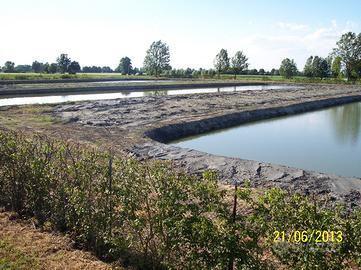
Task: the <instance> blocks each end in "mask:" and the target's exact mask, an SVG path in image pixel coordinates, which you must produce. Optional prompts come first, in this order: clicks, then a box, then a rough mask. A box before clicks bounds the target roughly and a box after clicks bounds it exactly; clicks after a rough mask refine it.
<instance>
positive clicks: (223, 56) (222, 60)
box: [214, 49, 229, 77]
mask: <svg viewBox="0 0 361 270" xmlns="http://www.w3.org/2000/svg"><path fill="white" fill-rule="evenodd" d="M214 67H215V69H216V70H217V73H218V77H219V75H220V73H221V72H224V71H226V70H228V69H229V57H228V52H227V50H225V49H221V50H220V51H219V53H218V54H217V55H216V58H215V59H214Z"/></svg>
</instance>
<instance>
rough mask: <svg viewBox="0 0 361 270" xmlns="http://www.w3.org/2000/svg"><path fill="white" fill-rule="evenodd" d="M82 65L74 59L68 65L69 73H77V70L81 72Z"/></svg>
mask: <svg viewBox="0 0 361 270" xmlns="http://www.w3.org/2000/svg"><path fill="white" fill-rule="evenodd" d="M80 70H81V69H80V65H79V63H78V62H76V61H73V62H71V63H70V65H69V66H68V72H69V74H76V73H77V72H80Z"/></svg>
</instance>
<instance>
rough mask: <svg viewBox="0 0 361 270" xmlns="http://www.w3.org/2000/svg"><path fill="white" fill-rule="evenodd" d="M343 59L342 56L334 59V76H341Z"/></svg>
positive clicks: (332, 69)
mask: <svg viewBox="0 0 361 270" xmlns="http://www.w3.org/2000/svg"><path fill="white" fill-rule="evenodd" d="M341 61H342V58H341V57H340V56H336V57H335V58H334V59H333V61H332V67H331V72H332V76H333V77H334V78H339V77H340V76H341Z"/></svg>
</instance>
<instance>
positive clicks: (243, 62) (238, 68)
mask: <svg viewBox="0 0 361 270" xmlns="http://www.w3.org/2000/svg"><path fill="white" fill-rule="evenodd" d="M247 61H248V58H247V57H246V56H245V55H244V54H243V52H242V51H238V52H236V54H235V55H234V56H233V57H232V59H231V68H232V70H233V72H234V78H235V79H236V75H237V74H240V73H241V72H242V71H243V70H246V69H247V68H248V63H247Z"/></svg>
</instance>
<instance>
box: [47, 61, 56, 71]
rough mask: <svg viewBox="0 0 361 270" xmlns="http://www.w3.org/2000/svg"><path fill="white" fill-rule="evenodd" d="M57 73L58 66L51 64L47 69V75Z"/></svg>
mask: <svg viewBox="0 0 361 270" xmlns="http://www.w3.org/2000/svg"><path fill="white" fill-rule="evenodd" d="M56 72H58V64H56V63H51V64H50V65H49V68H48V73H56Z"/></svg>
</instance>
